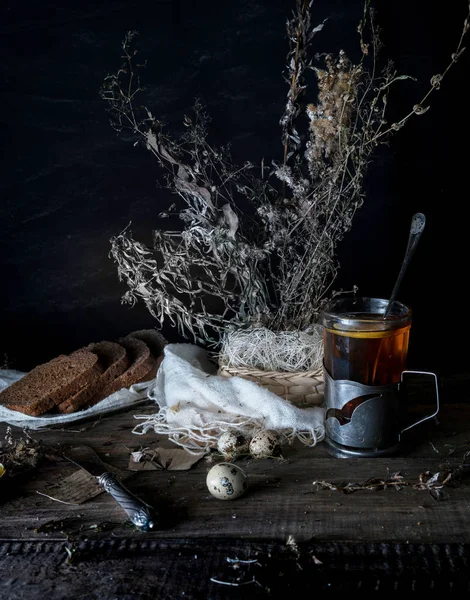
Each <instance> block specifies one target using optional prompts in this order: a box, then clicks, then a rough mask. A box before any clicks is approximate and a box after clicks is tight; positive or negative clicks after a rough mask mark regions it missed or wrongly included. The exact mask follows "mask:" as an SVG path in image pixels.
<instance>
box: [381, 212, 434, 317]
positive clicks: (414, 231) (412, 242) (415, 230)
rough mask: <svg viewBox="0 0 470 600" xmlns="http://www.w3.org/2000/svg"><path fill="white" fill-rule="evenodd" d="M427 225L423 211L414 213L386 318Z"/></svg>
mask: <svg viewBox="0 0 470 600" xmlns="http://www.w3.org/2000/svg"><path fill="white" fill-rule="evenodd" d="M425 225H426V217H425V216H424V215H423V213H416V214H414V215H413V217H412V219H411V226H410V235H409V237H408V246H407V247H406V252H405V257H404V258H403V262H402V264H401V269H400V272H399V273H398V277H397V280H396V283H395V287H394V288H393V291H392V295H391V296H390V299H389V301H388V304H387V308H386V309H385V312H384V319H386V318H387V317H388V314H389V312H390V310H391V308H392V305H393V302H394V300H395V299H396V297H397V293H398V288H399V287H400V284H401V280H402V279H403V275H404V274H405V271H406V269H407V268H408V265H409V262H410V260H411V257H412V256H413V253H414V251H415V249H416V246H417V244H418V241H419V238H420V237H421V234H422V233H423V230H424V226H425Z"/></svg>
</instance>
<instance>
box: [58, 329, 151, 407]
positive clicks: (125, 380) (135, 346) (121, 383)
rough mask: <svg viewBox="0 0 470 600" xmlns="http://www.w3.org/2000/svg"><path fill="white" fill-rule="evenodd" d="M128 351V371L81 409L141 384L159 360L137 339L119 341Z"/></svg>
mask: <svg viewBox="0 0 470 600" xmlns="http://www.w3.org/2000/svg"><path fill="white" fill-rule="evenodd" d="M118 343H119V344H121V346H123V347H124V348H125V349H126V352H127V355H128V357H129V360H130V364H129V366H128V367H127V369H126V370H125V371H124V372H123V373H121V375H119V376H118V377H116V378H115V379H114V380H113V381H111V382H110V383H108V384H107V385H105V386H104V387H103V388H102V389H101V390H99V392H98V393H97V394H95V395H94V396H92V398H90V399H89V400H88V402H87V403H86V404H85V405H84V406H81V409H84V408H89V407H90V406H94V405H95V404H97V403H98V402H100V401H101V400H103V399H104V398H107V397H108V396H111V394H114V393H115V392H118V391H119V390H121V389H122V388H129V387H131V385H133V384H134V383H137V382H139V381H140V380H141V379H142V377H144V376H145V375H146V374H147V373H148V372H149V371H150V370H151V369H152V368H153V367H154V366H155V364H156V362H157V359H156V358H155V357H154V356H153V354H152V353H151V352H150V348H149V347H148V345H147V344H146V343H145V342H144V341H143V340H138V339H137V338H132V337H124V338H120V339H119V340H118ZM64 412H66V413H70V412H74V411H73V409H71V408H67V409H66V410H64Z"/></svg>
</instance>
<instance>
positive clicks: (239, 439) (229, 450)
mask: <svg viewBox="0 0 470 600" xmlns="http://www.w3.org/2000/svg"><path fill="white" fill-rule="evenodd" d="M249 443H250V440H248V439H247V438H246V437H245V436H244V435H243V434H242V433H240V432H238V431H233V430H229V431H224V433H222V435H221V436H220V438H219V441H218V442H217V450H218V451H219V452H220V453H221V454H223V455H224V457H225V458H227V459H229V458H230V459H233V458H236V457H237V456H239V455H240V454H247V453H248V446H249Z"/></svg>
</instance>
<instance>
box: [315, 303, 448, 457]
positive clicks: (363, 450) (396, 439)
mask: <svg viewBox="0 0 470 600" xmlns="http://www.w3.org/2000/svg"><path fill="white" fill-rule="evenodd" d="M388 304H389V301H388V300H385V299H382V298H357V297H344V298H339V299H336V300H334V301H332V302H331V303H330V304H329V305H328V306H327V307H326V308H325V309H324V311H323V313H322V315H321V321H320V322H321V324H322V325H323V331H324V333H323V345H324V354H323V370H324V378H325V405H326V441H327V442H328V443H329V445H330V448H332V449H333V451H332V453H333V454H335V455H337V456H382V455H385V454H391V453H393V452H395V451H396V450H398V449H399V446H400V439H401V434H402V433H403V431H405V430H407V429H410V428H411V427H414V426H415V425H417V424H418V423H421V422H422V421H424V420H427V419H430V418H431V417H433V416H435V415H436V414H437V412H438V410H439V395H438V387H437V378H436V375H435V374H434V373H429V372H427V371H408V370H406V363H407V356H408V346H409V339H410V329H411V320H412V311H411V309H410V308H409V307H408V306H406V305H404V304H402V303H401V302H398V301H393V302H392V304H391V306H390V307H389V308H388V310H387V307H388ZM410 373H414V374H417V375H427V376H432V377H433V378H434V383H435V389H436V406H437V410H436V411H435V412H434V413H433V414H432V415H428V416H426V417H425V418H424V419H420V420H419V421H418V422H416V423H413V424H412V425H408V426H407V425H406V399H405V398H404V386H403V385H402V384H403V380H404V375H407V374H410Z"/></svg>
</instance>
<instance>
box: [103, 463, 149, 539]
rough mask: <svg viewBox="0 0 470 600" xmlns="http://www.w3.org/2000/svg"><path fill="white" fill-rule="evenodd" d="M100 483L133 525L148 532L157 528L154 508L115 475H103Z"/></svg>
mask: <svg viewBox="0 0 470 600" xmlns="http://www.w3.org/2000/svg"><path fill="white" fill-rule="evenodd" d="M98 482H99V483H100V484H101V485H102V486H103V488H104V489H105V491H106V492H108V494H111V496H112V497H113V498H114V499H115V500H116V502H117V503H118V504H119V505H120V506H121V508H123V509H124V510H125V511H126V513H127V514H128V515H129V517H130V518H131V521H132V523H134V525H136V526H137V527H139V528H140V529H142V530H143V531H148V530H149V529H153V527H154V526H155V516H156V515H154V514H152V513H153V510H152V507H151V506H149V505H148V504H145V503H144V502H142V500H139V498H137V496H134V494H131V492H129V490H127V489H126V488H125V487H124V486H123V485H122V484H121V483H119V481H118V480H117V478H116V476H115V475H114V473H103V475H100V477H98Z"/></svg>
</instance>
